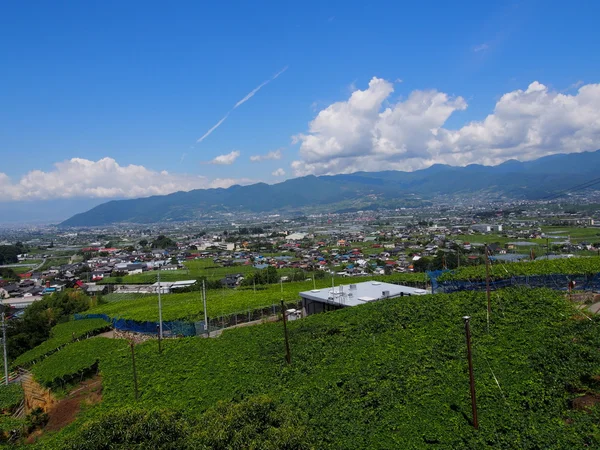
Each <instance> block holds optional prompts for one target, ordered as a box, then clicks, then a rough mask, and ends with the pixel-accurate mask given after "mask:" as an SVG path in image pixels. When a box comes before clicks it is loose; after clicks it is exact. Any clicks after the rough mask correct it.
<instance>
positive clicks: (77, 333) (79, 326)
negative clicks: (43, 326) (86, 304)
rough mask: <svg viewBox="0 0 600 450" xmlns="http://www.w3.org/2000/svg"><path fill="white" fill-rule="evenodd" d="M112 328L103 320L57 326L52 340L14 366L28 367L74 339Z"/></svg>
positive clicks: (19, 358)
mask: <svg viewBox="0 0 600 450" xmlns="http://www.w3.org/2000/svg"><path fill="white" fill-rule="evenodd" d="M109 328H110V324H109V323H108V322H106V321H104V320H102V319H85V320H75V321H70V322H65V323H60V324H58V325H55V326H54V327H53V328H52V330H51V331H50V338H49V339H48V340H46V341H44V342H42V343H41V344H40V345H38V346H37V347H34V348H32V349H31V350H29V351H27V352H25V353H23V354H21V355H19V356H18V357H17V358H16V359H15V360H14V362H13V366H14V367H17V366H21V367H27V366H29V365H31V364H33V363H35V362H36V361H40V360H42V359H44V358H45V357H46V356H48V355H50V354H51V353H54V352H55V351H57V350H58V349H60V348H61V347H62V346H64V345H66V344H68V343H70V342H72V341H73V339H79V338H82V337H85V336H91V335H94V334H98V333H99V332H101V331H104V330H106V329H109Z"/></svg>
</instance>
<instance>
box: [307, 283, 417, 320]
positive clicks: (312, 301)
mask: <svg viewBox="0 0 600 450" xmlns="http://www.w3.org/2000/svg"><path fill="white" fill-rule="evenodd" d="M427 293H428V292H427V291H426V290H424V289H417V288H412V287H409V286H401V285H398V284H391V283H384V282H382V281H365V282H363V283H353V284H346V285H339V286H335V287H329V288H324V289H313V290H310V291H305V292H300V298H301V299H302V313H303V314H302V315H303V316H310V315H311V314H316V313H320V312H325V311H333V310H336V309H341V308H346V307H349V306H358V305H363V304H365V303H369V302H375V301H378V300H385V299H386V298H394V297H403V296H409V295H425V294H427Z"/></svg>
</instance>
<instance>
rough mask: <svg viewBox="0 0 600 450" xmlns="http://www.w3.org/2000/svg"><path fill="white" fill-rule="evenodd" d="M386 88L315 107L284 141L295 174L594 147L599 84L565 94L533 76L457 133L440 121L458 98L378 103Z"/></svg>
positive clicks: (493, 159)
mask: <svg viewBox="0 0 600 450" xmlns="http://www.w3.org/2000/svg"><path fill="white" fill-rule="evenodd" d="M393 90H394V88H393V85H392V83H390V82H388V81H386V80H382V79H379V78H373V79H372V80H371V82H370V83H369V87H368V89H366V90H364V91H360V90H357V91H355V92H353V93H352V95H351V97H350V99H348V100H347V101H344V102H338V103H334V104H332V105H330V106H329V107H327V108H325V109H324V110H322V111H321V112H319V114H318V115H317V117H316V118H315V119H314V120H313V121H312V122H311V123H310V124H309V132H308V133H306V134H299V135H297V136H294V137H293V138H292V141H293V142H294V143H300V150H299V155H300V160H298V161H294V162H293V163H292V168H293V169H294V172H295V174H296V175H298V176H299V175H307V174H333V173H349V172H355V171H357V170H371V171H373V170H384V169H396V170H416V169H421V168H424V167H428V166H430V165H432V164H434V163H444V164H451V165H467V164H471V163H479V164H499V163H501V162H503V161H506V160H507V159H511V158H515V159H520V160H529V159H535V158H539V157H541V156H545V155H550V154H554V153H570V152H580V151H589V150H596V149H598V148H600V84H588V85H585V86H581V87H580V88H579V90H578V92H577V94H576V95H565V94H561V93H558V92H555V91H552V90H550V89H548V88H547V87H546V86H544V85H543V84H540V83H538V82H537V81H536V82H533V83H531V84H530V85H529V87H528V88H527V89H526V90H516V91H512V92H509V93H507V94H504V95H503V96H502V97H501V98H500V100H499V101H498V102H497V103H496V106H495V108H494V112H493V113H492V114H490V115H488V116H487V117H486V118H485V119H484V120H482V121H473V122H470V123H468V124H467V125H465V126H463V127H462V128H460V129H458V130H451V129H446V128H443V125H444V124H445V123H446V121H447V120H448V118H449V117H450V115H451V114H452V113H453V112H454V111H460V110H464V109H466V107H467V103H466V101H465V100H464V99H463V98H462V97H451V96H449V95H448V94H445V93H442V92H438V91H436V90H427V91H413V92H412V93H411V94H410V95H409V96H408V98H406V99H405V100H404V101H399V102H397V103H391V104H390V106H389V107H386V108H383V105H384V104H385V103H384V102H386V101H389V97H390V95H391V94H392V92H393Z"/></svg>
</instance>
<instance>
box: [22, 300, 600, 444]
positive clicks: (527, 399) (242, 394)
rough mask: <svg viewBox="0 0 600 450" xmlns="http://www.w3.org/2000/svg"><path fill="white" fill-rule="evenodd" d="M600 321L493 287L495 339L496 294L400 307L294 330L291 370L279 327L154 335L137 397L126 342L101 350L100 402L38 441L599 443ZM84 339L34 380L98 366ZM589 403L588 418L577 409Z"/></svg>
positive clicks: (392, 304) (391, 304)
mask: <svg viewBox="0 0 600 450" xmlns="http://www.w3.org/2000/svg"><path fill="white" fill-rule="evenodd" d="M466 314H468V315H471V316H472V335H473V348H474V350H473V352H474V354H473V362H474V367H475V379H476V389H477V400H478V408H479V423H480V428H479V430H478V431H475V430H474V429H473V427H472V426H471V422H470V420H471V408H470V401H469V381H468V373H467V364H466V358H465V353H466V347H465V337H464V328H463V320H462V318H461V317H462V316H463V315H466ZM580 319H583V320H580ZM598 324H599V320H598V319H597V318H593V319H591V320H587V319H585V318H584V317H583V316H582V315H581V314H580V313H578V312H576V311H575V310H574V309H573V307H572V306H571V305H570V304H568V303H567V302H566V301H565V299H564V297H563V296H561V295H560V294H558V293H556V292H553V291H549V290H529V289H519V290H505V291H499V292H496V293H494V300H493V315H492V318H491V333H489V334H488V333H487V332H486V308H485V294H484V293H460V294H452V295H444V294H440V295H435V296H424V297H404V298H397V299H390V300H386V301H382V302H376V303H371V304H366V305H364V306H360V307H356V308H348V309H345V310H340V311H335V312H331V313H326V314H320V315H315V316H310V317H308V318H306V319H302V320H298V321H295V322H291V323H290V324H289V329H290V344H291V353H292V364H291V365H289V366H288V365H286V363H285V361H284V356H283V355H284V353H283V351H284V350H283V348H284V347H283V331H282V326H281V323H273V324H265V325H261V326H255V327H247V328H240V329H234V330H230V331H227V332H225V333H224V335H223V336H221V337H220V338H217V339H202V338H186V339H176V340H166V341H164V342H163V345H164V350H163V353H162V355H159V354H158V352H157V346H156V341H150V342H146V343H144V344H141V345H138V346H137V347H136V365H137V370H138V385H139V392H140V394H139V400H137V401H136V400H135V398H134V389H133V377H132V370H131V353H130V351H129V349H128V348H127V347H126V346H122V347H119V346H118V345H115V346H110V351H106V352H100V351H99V349H97V348H95V349H94V351H95V352H97V353H98V355H101V356H100V357H99V358H100V364H99V370H100V374H101V376H102V378H103V401H102V403H101V404H100V405H97V406H95V407H93V408H88V409H87V411H86V412H85V413H84V415H83V416H82V417H80V419H78V420H77V421H76V422H74V423H73V424H72V425H70V426H68V427H67V428H65V429H64V430H62V431H61V432H60V433H58V434H56V435H52V436H49V437H48V438H46V439H43V440H42V441H41V442H40V443H39V446H40V448H49V449H54V448H72V449H84V448H85V449H94V448H104V447H102V445H103V444H102V442H105V441H104V440H103V438H102V439H101V437H104V438H107V439H110V441H111V442H113V444H114V445H115V447H114V448H132V447H134V445H133V443H134V442H138V443H139V442H140V440H141V439H151V442H147V446H148V447H154V448H173V445H175V444H174V442H175V441H176V442H177V448H227V445H226V444H227V443H229V445H234V447H235V446H236V445H242V446H244V447H245V448H248V447H250V446H251V444H252V443H254V445H257V443H262V444H261V447H260V448H310V447H314V448H331V449H344V448H443V449H452V448H485V447H491V446H493V447H495V448H515V447H518V448H523V449H528V448H530V449H533V448H583V447H587V446H589V447H597V446H598V445H600V428H599V426H598V417H599V416H600V409H599V408H598V406H593V407H592V406H591V405H593V404H594V399H595V398H598V390H599V389H600V386H599V385H598V382H597V381H596V380H597V375H598V374H600V354H599V353H598V351H597V348H598V347H599V346H600V332H599V331H598V330H599V328H598ZM95 339H97V338H95ZM102 342H107V343H108V342H109V340H100V341H99V342H97V343H96V344H95V345H96V346H99V345H102ZM71 345H72V346H77V349H75V348H74V349H73V351H65V350H60V351H58V352H56V353H54V354H52V355H50V356H48V357H47V358H46V359H45V360H44V362H43V366H41V367H39V368H37V369H36V368H35V366H34V368H33V369H32V370H33V372H34V373H36V376H38V377H40V378H39V379H40V380H42V381H43V382H44V383H47V384H48V385H53V383H55V382H54V381H52V380H55V379H66V378H68V377H69V375H68V374H67V373H66V372H65V370H67V371H71V372H73V373H84V372H86V369H85V368H86V367H87V366H88V365H90V364H93V363H94V361H95V358H91V359H90V358H88V357H87V356H86V354H85V347H86V346H85V345H84V343H75V344H71ZM66 348H67V349H68V348H69V347H66ZM62 358H66V359H68V364H64V365H63V364H61V359H62ZM44 367H49V368H52V374H45V373H44V370H45V369H44ZM63 367H66V369H65V370H63V369H60V370H61V371H60V372H57V369H59V368H63ZM59 385H60V383H59ZM219 402H220V403H219ZM586 402H587V404H589V405H590V408H591V409H589V410H585V409H584V410H582V409H580V407H581V406H580V405H582V404H585V403H586ZM157 408H158V409H157ZM142 430H143V432H142ZM265 442H269V445H268V446H266V445H265ZM232 443H233V444H232ZM117 444H120V446H117ZM169 445H170V446H169ZM238 448H239V447H238Z"/></svg>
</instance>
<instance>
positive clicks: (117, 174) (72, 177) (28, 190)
mask: <svg viewBox="0 0 600 450" xmlns="http://www.w3.org/2000/svg"><path fill="white" fill-rule="evenodd" d="M252 182H253V180H249V179H238V180H236V179H216V180H209V179H208V178H207V177H204V176H198V175H188V174H173V173H169V172H167V171H160V172H158V171H154V170H150V169H147V168H146V167H144V166H139V165H134V164H131V165H128V166H121V165H119V164H118V163H117V162H116V161H115V160H114V159H112V158H102V159H100V160H98V161H91V160H88V159H83V158H73V159H70V160H67V161H62V162H59V163H56V164H54V169H53V170H51V171H48V172H44V171H41V170H32V171H30V172H28V173H27V174H25V175H24V176H23V177H21V179H20V180H18V181H17V182H14V183H13V182H12V181H11V179H10V178H9V177H8V176H7V175H6V174H4V173H0V192H2V196H1V197H0V200H7V201H11V200H12V201H15V200H48V199H57V198H72V197H92V198H136V197H147V196H150V195H163V194H170V193H172V192H177V191H189V190H192V189H204V188H212V187H229V186H231V185H233V184H250V183H252Z"/></svg>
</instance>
